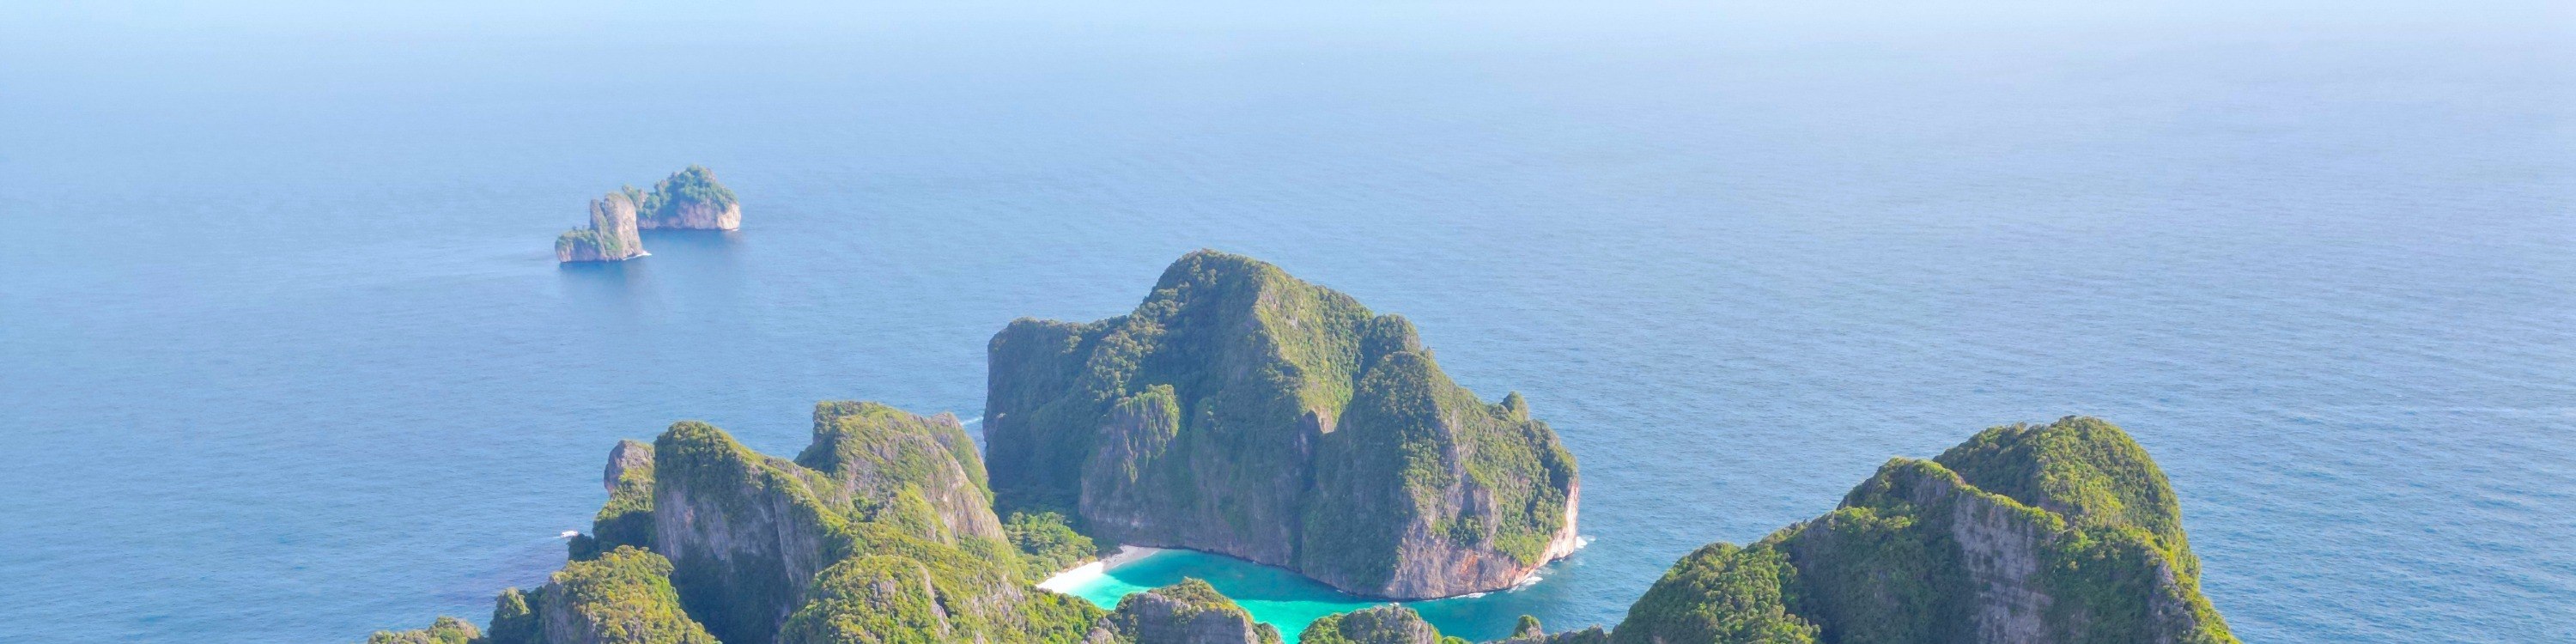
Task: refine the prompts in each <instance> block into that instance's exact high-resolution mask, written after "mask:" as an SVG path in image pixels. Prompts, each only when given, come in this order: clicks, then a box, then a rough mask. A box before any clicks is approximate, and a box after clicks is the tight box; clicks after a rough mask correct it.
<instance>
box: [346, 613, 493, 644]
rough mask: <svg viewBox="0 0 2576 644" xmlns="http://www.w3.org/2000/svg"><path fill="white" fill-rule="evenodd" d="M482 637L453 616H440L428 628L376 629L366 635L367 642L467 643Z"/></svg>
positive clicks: (478, 632)
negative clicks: (403, 629) (372, 633)
mask: <svg viewBox="0 0 2576 644" xmlns="http://www.w3.org/2000/svg"><path fill="white" fill-rule="evenodd" d="M482 638H483V631H482V630H480V629H477V628H474V624H472V623H470V622H467V621H465V620H461V619H457V618H454V617H441V618H438V619H437V620H436V621H433V622H430V625H429V628H415V629H412V630H408V631H376V634H374V635H369V636H367V644H467V643H469V642H474V641H476V640H480V639H482Z"/></svg>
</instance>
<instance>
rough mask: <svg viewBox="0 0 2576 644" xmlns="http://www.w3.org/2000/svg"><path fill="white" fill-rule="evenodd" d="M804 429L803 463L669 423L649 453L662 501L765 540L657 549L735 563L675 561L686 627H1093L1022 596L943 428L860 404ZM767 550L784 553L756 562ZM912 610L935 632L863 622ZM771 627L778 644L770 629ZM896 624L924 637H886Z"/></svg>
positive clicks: (791, 636) (1003, 637)
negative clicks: (974, 521) (967, 519)
mask: <svg viewBox="0 0 2576 644" xmlns="http://www.w3.org/2000/svg"><path fill="white" fill-rule="evenodd" d="M815 417H816V431H815V442H814V443H813V445H812V446H810V447H808V448H807V449H806V450H805V451H804V453H803V455H802V456H801V460H802V461H803V462H802V463H800V462H798V461H789V460H786V459H780V458H775V457H769V456H764V455H761V454H759V453H757V452H753V451H751V450H750V449H748V448H745V447H743V446H742V445H741V444H740V443H737V442H734V440H733V439H732V437H731V436H728V435H726V434H725V433H724V432H723V431H722V430H719V429H716V428H714V427H713V426H709V425H705V424H704V423H679V424H675V425H673V426H672V428H671V430H670V431H667V432H664V433H663V435H662V437H661V438H659V439H656V441H655V450H654V451H655V461H656V466H655V469H656V470H657V473H658V477H657V478H658V480H659V482H658V485H660V486H662V487H663V489H665V490H667V491H669V492H670V494H667V495H665V496H664V498H665V499H669V498H683V499H686V500H687V502H688V503H689V504H690V506H691V507H693V508H697V510H696V516H697V517H698V520H700V521H708V522H718V523H723V524H726V525H728V526H729V527H728V528H727V529H726V530H727V532H726V534H731V535H735V536H736V537H737V538H739V537H741V536H744V535H749V534H760V533H761V531H774V534H775V535H776V538H775V539H774V540H773V539H769V538H765V537H756V538H754V539H753V542H751V543H736V544H731V545H730V546H728V545H727V544H714V543H706V544H701V543H658V544H657V547H665V548H671V549H673V550H674V551H675V552H690V553H698V552H700V551H701V550H704V549H708V548H717V547H731V548H733V549H734V550H733V551H732V553H733V554H732V556H731V558H730V559H727V558H723V557H719V556H715V555H713V554H712V553H706V554H704V556H701V555H698V554H692V555H688V556H684V557H683V560H682V562H681V563H682V565H681V570H680V574H679V577H678V578H677V579H678V580H679V581H680V582H681V588H682V590H683V598H684V599H685V600H686V602H687V604H688V605H689V606H690V611H691V613H692V614H695V615H699V616H700V617H701V618H702V619H705V620H706V621H707V622H708V624H709V627H710V628H711V629H715V630H716V632H717V633H719V634H722V635H724V636H725V637H726V638H727V641H736V642H750V643H753V644H758V643H759V642H767V641H771V638H772V635H773V633H776V636H777V637H778V638H780V640H781V641H797V642H839V641H907V640H905V639H904V638H907V637H916V636H918V637H934V638H942V639H940V641H949V639H947V638H953V639H962V640H971V639H975V638H977V637H980V638H982V639H984V640H985V641H988V642H997V643H999V642H1070V641H1074V640H1078V639H1079V638H1080V637H1081V632H1082V630H1083V629H1084V628H1085V627H1086V626H1088V625H1089V624H1090V622H1091V621H1092V620H1093V619H1095V618H1097V617H1098V616H1099V610H1098V609H1097V608H1093V607H1091V606H1090V605H1089V604H1086V603H1083V602H1082V601H1081V600H1079V599H1075V598H1071V597H1065V596H1062V595H1055V594H1052V593H1046V592H1044V591H1039V590H1036V589H1034V588H1031V587H1029V586H1028V581H1027V577H1025V576H1024V572H1023V571H1024V570H1025V569H1026V564H1025V563H1024V562H1022V561H1021V559H1020V557H1019V555H1018V553H1017V549H1015V548H1014V547H1012V545H1011V544H1010V543H1009V542H1007V541H1005V540H1004V539H1003V538H1002V536H1001V530H1000V527H999V525H998V524H999V522H998V521H995V520H992V519H990V514H989V513H990V509H989V508H988V507H986V506H984V505H982V503H983V502H984V499H985V498H987V497H985V496H983V493H982V492H981V490H982V489H983V488H981V487H980V486H977V485H975V484H974V483H975V479H978V478H980V476H978V475H980V474H981V472H980V470H981V469H982V468H981V467H980V466H974V467H971V468H970V466H969V463H971V461H970V462H966V463H961V462H959V460H957V459H956V458H955V456H954V454H956V452H955V451H954V449H955V447H954V446H956V445H965V444H968V443H964V442H963V441H964V439H965V437H964V434H963V430H962V429H958V428H957V427H956V423H955V421H954V419H944V420H934V419H927V418H923V417H919V416H913V415H911V414H905V413H902V412H900V411H897V410H894V409H893V408H891V407H886V406H883V405H876V404H873V403H824V404H822V405H818V406H817V408H816V414H815ZM940 436H947V437H948V439H941V438H939V437H940ZM808 464H810V465H812V466H813V467H809V466H808ZM817 467H820V468H822V469H816V468H817ZM939 490H945V491H944V492H940V491H939ZM926 493H936V494H947V495H952V496H955V495H962V496H963V497H964V498H967V499H970V500H972V501H973V502H974V507H973V508H972V509H973V510H976V511H980V512H983V513H985V514H984V517H986V518H985V519H983V520H984V521H987V522H990V523H992V524H993V525H991V526H989V529H990V532H991V533H992V534H991V536H983V535H979V534H976V533H973V532H971V531H962V530H951V529H949V528H947V527H946V524H945V523H943V519H942V513H943V511H944V509H943V508H938V507H934V506H933V503H932V502H931V501H930V500H929V499H928V496H925V494H926ZM673 495H676V497H675V496H673ZM747 531H749V532H747ZM664 536H666V537H667V536H669V535H664ZM772 544H787V545H786V546H785V549H784V550H775V551H773V550H768V548H773V547H777V546H774V545H772ZM745 549H748V550H745ZM803 561H812V562H820V563H822V564H825V566H824V568H823V570H821V571H819V573H813V574H802V575H800V574H798V573H797V571H796V570H795V569H793V568H792V567H791V566H792V565H793V564H794V562H803ZM853 562H856V563H853ZM893 579H920V580H922V583H923V584H924V585H923V586H922V589H921V591H920V592H919V593H915V592H914V591H913V590H910V589H911V588H912V587H911V586H905V587H904V589H902V590H901V591H900V592H897V591H896V590H890V589H888V588H886V587H883V583H888V582H887V580H893ZM906 583H911V582H906ZM809 586H811V587H812V588H814V589H819V590H809ZM924 597H926V598H928V600H929V601H931V602H933V603H935V604H936V605H938V606H940V607H941V609H942V610H941V611H938V612H937V613H935V614H936V615H937V616H938V620H937V621H936V622H935V624H933V623H931V622H924V621H922V619H923V618H922V617H921V615H923V614H925V613H911V614H894V615H872V614H868V613H867V611H870V610H875V609H877V608H878V607H902V606H908V605H911V604H909V603H907V602H912V601H914V600H916V599H921V598H924ZM782 619H783V621H784V622H785V624H784V625H785V626H787V627H788V628H789V630H786V631H774V630H773V629H776V628H778V627H779V626H781V625H782V624H781V621H782ZM906 624H912V625H920V624H932V625H933V626H936V628H930V629H929V630H916V631H901V633H909V634H908V635H906V634H898V632H897V631H889V630H887V629H898V628H899V627H903V626H904V625H906ZM719 625H721V626H719ZM862 635H864V637H862ZM851 638H860V639H851ZM866 638H876V639H866Z"/></svg>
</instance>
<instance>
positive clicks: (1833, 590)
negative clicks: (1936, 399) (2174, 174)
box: [1612, 417, 2236, 644]
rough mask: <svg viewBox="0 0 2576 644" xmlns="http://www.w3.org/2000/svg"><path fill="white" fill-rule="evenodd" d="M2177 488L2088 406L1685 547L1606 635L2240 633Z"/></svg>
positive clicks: (1906, 638)
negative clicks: (1785, 517) (2194, 547)
mask: <svg viewBox="0 0 2576 644" xmlns="http://www.w3.org/2000/svg"><path fill="white" fill-rule="evenodd" d="M2199 570H2200V564H2199V560H2198V559H2197V558H2195V557H2193V556H2192V554H2191V552H2190V548H2189V546H2188V545H2187V544H2186V543H2185V540H2184V538H2183V533H2182V519H2181V513H2180V510H2179V508H2178V506H2177V504H2176V502H2175V498H2174V494H2173V490H2172V488H2171V486H2169V485H2168V484H2167V483H2166V481H2165V477H2164V474H2163V472H2161V471H2159V470H2158V469H2157V468H2156V466H2155V463H2154V461H2152V460H2151V459H2149V458H2148V457H2147V454H2146V451H2145V450H2144V449H2141V448H2139V447H2138V445H2137V443H2135V442H2134V441H2131V440H2130V439H2129V437H2128V435H2127V434H2126V433H2124V432H2122V431H2120V429H2119V428H2118V427H2114V426H2112V425H2110V424H2109V423H2105V422H2102V421H2100V420H2096V419H2091V418H2072V417H2070V418H2067V419H2063V420H2060V421H2058V422H2056V423H2054V424H2050V425H2046V426H2025V425H2016V426H2012V427H1998V428H1994V429H1989V430H1986V431H1985V432H1983V433H1980V434H1978V435H1977V436H1976V437H1975V438H1972V439H1970V440H1969V441H1968V442H1967V443H1964V444H1962V445H1960V446H1958V447H1955V448H1952V449H1951V450H1949V451H1947V452H1944V453H1943V454H1942V455H1941V456H1940V457H1939V458H1936V459H1933V460H1930V461H1923V460H1915V459H1904V458H1900V459H1895V460H1892V461H1889V462H1888V463H1887V465H1885V466H1883V467H1881V468H1879V471H1878V474H1877V475H1876V476H1873V477H1871V478H1870V480H1869V481H1867V482H1865V483H1862V484H1861V485H1860V487H1858V488H1855V489H1853V490H1852V492H1851V493H1850V494H1849V495H1846V496H1845V497H1844V499H1843V503H1842V507H1840V508H1839V509H1836V510H1835V511H1834V512H1833V513H1831V514H1827V515H1825V516H1823V517H1820V518H1818V519H1815V520H1812V521H1808V522H1806V523H1802V524H1799V525H1796V526H1791V527H1789V528H1787V529H1784V530H1781V531H1780V532H1777V533H1774V534H1772V535H1771V536H1770V537H1767V538H1765V539H1763V540H1762V541H1761V542H1759V543H1756V544H1754V545H1753V546H1750V547H1745V548H1736V547H1734V546H1731V545H1727V544H1722V543H1721V544H1712V545H1711V546H1709V547H1707V548H1703V549H1701V550H1700V551H1699V552H1696V553H1693V554H1692V555H1691V556H1689V557H1685V558H1684V559H1683V560H1682V561H1681V562H1680V563H1679V564H1677V565H1675V566H1674V567H1673V569H1672V570H1671V571H1670V572H1667V573H1666V574H1665V575H1664V578H1663V579H1662V580H1661V581H1658V582H1656V584H1655V586H1654V588H1652V589H1651V590H1649V591H1647V593H1646V595H1645V596H1644V597H1642V598H1640V599H1638V601H1637V603H1636V605H1635V606H1634V607H1631V608H1630V610H1629V613H1628V618H1627V620H1626V621H1624V622H1622V623H1621V624H1620V626H1619V628H1617V629H1616V630H1614V631H1613V632H1612V635H1613V637H1614V638H1615V639H1617V640H1618V641H1620V642H1654V643H1674V644H1678V643H1684V642H1892V643H1908V642H1991V643H2053V642H2097V641H2120V642H2157V643H2162V642H2188V643H2195V644H2221V643H2232V642H2235V641H2236V638H2235V637H2234V636H2233V635H2232V634H2230V633H2229V631H2228V629H2227V624H2226V621H2225V620H2224V619H2222V618H2221V617H2220V616H2219V615H2218V612H2217V611H2216V610H2215V609H2213V608H2211V607H2210V605H2209V602H2208V600H2207V599H2206V598H2203V597H2202V596H2201V594H2200V589H2199V581H2198V579H2199Z"/></svg>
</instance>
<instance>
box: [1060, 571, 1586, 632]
mask: <svg viewBox="0 0 2576 644" xmlns="http://www.w3.org/2000/svg"><path fill="white" fill-rule="evenodd" d="M1546 572H1547V571H1545V570H1542V571H1541V574H1542V575H1544V574H1545V573H1546ZM1190 578H1197V579H1203V580H1206V581H1207V582H1208V584H1209V585H1212V586H1215V587H1217V588H1219V589H1221V590H1222V591H1223V592H1224V593H1225V595H1226V597H1229V598H1232V599H1234V601H1235V603H1238V604H1242V605H1243V608H1244V610H1245V611H1247V612H1250V613H1252V617H1253V619H1255V620H1258V621H1260V622H1261V623H1264V624H1269V625H1271V626H1276V627H1278V628H1279V633H1280V635H1283V636H1285V637H1287V638H1288V639H1289V640H1291V641H1293V640H1295V639H1296V638H1297V634H1298V633H1303V632H1305V631H1306V624H1307V623H1308V622H1313V621H1315V618H1318V617H1323V616H1325V615H1331V614H1333V613H1342V612H1349V611H1354V610H1359V609H1362V608H1369V607H1372V606H1383V605H1386V604H1388V603H1389V602H1387V601H1385V600H1371V599H1365V598H1361V597H1354V596H1351V595H1349V594H1345V593H1343V592H1341V591H1338V590H1334V589H1333V588H1332V587H1331V586H1326V585H1324V584H1323V583H1321V582H1317V581H1315V580H1312V579H1307V578H1305V577H1303V576H1300V575H1298V574H1297V573H1293V572H1289V571H1288V570H1286V569H1283V568H1275V567H1271V566H1264V565H1261V564H1256V563H1252V562H1249V561H1244V560H1241V559H1236V558H1233V557H1227V556H1224V555H1216V554H1209V553H1205V552H1198V551H1194V550H1163V551H1160V552H1155V553H1153V554H1150V555H1145V556H1144V557H1142V558H1138V559H1136V560H1134V561H1128V562H1125V563H1122V564H1120V565H1118V566H1117V567H1113V568H1109V569H1107V570H1105V571H1103V574H1101V575H1100V576H1098V577H1094V578H1091V579H1090V580H1088V581H1085V582H1083V583H1081V584H1079V585H1075V586H1073V587H1071V588H1067V589H1065V590H1066V592H1068V593H1071V594H1073V595H1075V596H1079V597H1081V598H1083V599H1087V600H1090V601H1091V603H1093V604H1097V605H1099V606H1100V607H1101V608H1117V607H1118V600H1119V599H1120V598H1123V597H1126V596H1127V595H1128V594H1129V593H1136V592H1142V591H1146V590H1151V589H1154V588H1160V587H1163V586H1169V585H1172V584H1176V583H1180V582H1181V580H1183V579H1190ZM1543 580H1544V577H1542V583H1543ZM1533 587H1535V586H1534V585H1533V586H1524V587H1523V588H1519V589H1513V590H1506V591H1497V592H1495V593H1478V594H1477V595H1475V596H1470V597H1452V598H1447V599H1434V600H1426V601H1413V602H1402V603H1403V604H1404V605H1405V606H1409V607H1412V608H1413V609H1414V610H1415V611H1417V612H1420V613H1422V616H1423V618H1424V619H1427V620H1430V622H1431V624H1432V625H1433V626H1438V627H1440V630H1441V632H1444V633H1452V632H1486V631H1490V630H1492V628H1493V625H1492V624H1491V623H1490V622H1492V621H1493V618H1494V617H1495V616H1496V614H1495V609H1496V606H1495V605H1496V604H1502V603H1504V602H1502V601H1501V600H1499V599H1497V600H1493V601H1487V598H1489V597H1501V596H1508V595H1511V594H1513V593H1516V592H1519V591H1520V590H1525V589H1527V588H1533ZM1505 623H1506V624H1508V623H1509V621H1508V620H1507V621H1506V622H1505Z"/></svg>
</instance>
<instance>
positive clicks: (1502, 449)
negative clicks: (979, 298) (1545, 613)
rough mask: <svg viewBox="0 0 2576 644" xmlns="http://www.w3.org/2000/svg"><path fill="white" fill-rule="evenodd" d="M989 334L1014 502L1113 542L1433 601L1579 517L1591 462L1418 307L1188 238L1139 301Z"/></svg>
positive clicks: (1513, 571) (993, 392)
mask: <svg viewBox="0 0 2576 644" xmlns="http://www.w3.org/2000/svg"><path fill="white" fill-rule="evenodd" d="M989 349H990V357H991V360H990V364H991V368H992V373H991V376H990V379H989V382H990V383H991V389H990V391H989V392H988V396H987V402H988V405H989V408H988V409H987V420H986V421H985V432H986V436H987V438H988V439H989V443H990V445H989V447H990V452H991V453H990V458H991V459H992V461H993V464H994V472H995V473H996V477H995V479H994V481H993V486H994V490H995V493H996V495H997V496H998V506H999V507H1001V508H1002V509H1004V510H1005V511H1009V512H1024V513H1030V514H1036V513H1041V512H1048V511H1053V512H1059V513H1063V514H1065V515H1067V516H1072V517H1075V521H1074V524H1075V526H1076V527H1077V528H1080V529H1082V530H1084V531H1085V532H1086V533H1088V534H1090V535H1092V536H1093V537H1095V538H1097V539H1100V540H1102V541H1124V542H1133V543H1160V544H1173V545H1182V546H1189V547H1197V548H1204V549H1210V550H1216V551H1220V552H1226V553H1228V554H1233V555H1236V556H1241V557H1244V558H1247V559H1252V560H1254V561H1260V562H1264V563H1270V564H1275V565H1283V566H1289V567H1292V568H1295V569H1297V570H1299V571H1300V572H1304V573H1306V574H1307V575H1308V576H1311V577H1314V578H1316V579H1319V580H1322V581H1324V582H1326V583H1329V584H1332V585H1335V586H1337V587H1341V588H1343V589H1345V590H1351V591H1355V592H1361V593H1366V594H1376V595H1387V596H1434V595H1444V594H1452V593H1457V592H1470V591H1474V590H1490V589H1493V588H1499V587H1502V586H1505V585H1508V584H1509V583H1510V582H1511V581H1513V580H1515V579H1517V578H1518V576H1519V573H1520V572H1522V571H1525V570H1527V568H1528V567H1530V566H1535V565H1537V564H1539V563H1542V561H1541V560H1542V559H1544V558H1545V556H1546V549H1547V546H1548V544H1549V543H1550V541H1551V539H1552V538H1553V537H1554V536H1555V535H1556V534H1557V532H1558V530H1559V529H1561V528H1563V527H1564V526H1565V519H1566V516H1567V511H1568V505H1569V504H1570V503H1571V501H1572V493H1573V488H1574V486H1575V484H1576V483H1575V468H1574V459H1573V457H1572V456H1571V455H1569V454H1567V453H1566V452H1565V450H1564V448H1563V447H1562V446H1560V445H1558V444H1557V441H1556V436H1555V432H1554V431H1553V430H1551V429H1549V428H1548V427H1547V425H1546V424H1545V423H1540V422H1537V421H1533V420H1530V418H1529V414H1528V407H1527V404H1526V402H1524V401H1522V400H1521V399H1519V398H1518V397H1517V396H1513V397H1506V398H1505V402H1504V403H1502V404H1486V403H1484V402H1482V401H1480V400H1479V399H1478V398H1477V397H1476V396H1475V394H1474V393H1473V392H1469V391H1467V390H1466V389H1464V388H1462V387H1459V386H1458V385H1456V384H1455V383H1453V382H1451V381H1450V380H1449V379H1448V377H1447V376H1446V375H1444V374H1442V373H1441V371H1440V369H1439V366H1438V365H1437V364H1436V363H1435V361H1433V359H1432V357H1431V354H1430V352H1429V351H1427V350H1425V349H1423V348H1422V347H1421V343H1420V341H1419V339H1418V338H1417V336H1416V335H1415V333H1414V330H1413V326H1412V324H1411V323H1409V322H1406V321H1405V320H1404V319H1403V318H1400V317H1396V316H1391V315H1377V314H1374V313H1372V312H1370V311H1369V310H1368V308H1367V307H1364V306H1361V305H1360V304H1359V302H1358V301H1357V300H1354V299H1352V298H1351V297H1350V296H1348V295H1344V294H1341V293H1338V292H1335V291H1333V290H1331V289H1327V288H1323V287H1319V286H1315V285H1313V284H1308V283H1306V282H1303V281H1299V280H1297V279H1296V278H1294V277H1290V276H1288V274H1287V273H1285V272H1283V271H1281V270H1279V269H1278V268H1277V267H1275V266H1271V265H1269V264H1265V263H1262V262H1259V261H1255V260H1252V259H1250V258H1246V257H1242V256H1238V255H1229V254H1225V253H1218V252H1213V251H1200V252H1195V253H1191V254H1189V255H1188V256H1186V257H1183V258H1181V260H1180V261H1178V262H1175V263H1174V264H1173V265H1172V266H1171V268H1169V269H1168V270H1166V271H1165V272H1164V274H1163V276H1162V279H1161V280H1159V281H1158V282H1157V283H1156V284H1155V286H1154V289H1153V292H1152V293H1151V294H1150V295H1149V296H1147V297H1146V299H1145V300H1144V302H1143V303H1142V304H1139V305H1138V306H1137V308H1136V310H1135V311H1134V312H1133V313H1131V314H1129V315H1125V316H1121V317H1116V318H1110V319H1107V320H1102V321H1099V322H1094V323H1090V324H1069V323H1063V322H1046V321H1037V320H1019V321H1015V322H1013V323H1012V324H1011V325H1010V327H1008V328H1006V329H1004V330H1003V331H1002V332H1001V333H999V334H997V335H996V336H995V337H994V338H993V341H992V344H991V346H990V347H989ZM1414 527H1419V528H1422V529H1423V530H1424V531H1425V532H1427V533H1429V534H1434V535H1437V536H1438V538H1439V541H1440V542H1439V543H1437V544H1432V545H1434V546H1436V547H1430V548H1422V547H1409V546H1408V545H1407V544H1405V543H1404V540H1405V539H1406V538H1407V537H1406V535H1407V534H1413V533H1415V532H1414V530H1413V528H1414ZM1400 553H1415V554H1414V556H1417V557H1420V559H1419V560H1415V561H1405V560H1403V559H1401V556H1403V555H1400ZM1485 553H1493V554H1499V555H1502V556H1501V557H1492V556H1489V555H1487V554H1485ZM1484 561H1491V562H1495V563H1494V564H1493V565H1480V564H1468V563H1467V562H1484ZM1459 571H1466V572H1464V573H1461V572H1459ZM1407 575H1410V576H1411V578H1407ZM1444 575H1462V577H1461V578H1447V577H1444Z"/></svg>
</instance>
